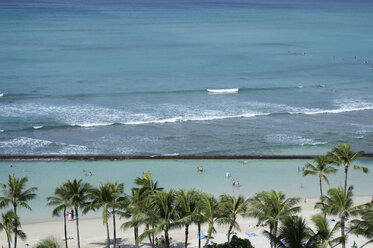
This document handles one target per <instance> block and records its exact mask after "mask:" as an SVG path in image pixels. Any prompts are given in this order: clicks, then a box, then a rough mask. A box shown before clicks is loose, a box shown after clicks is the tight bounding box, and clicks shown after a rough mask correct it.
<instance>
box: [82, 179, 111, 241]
mask: <svg viewBox="0 0 373 248" xmlns="http://www.w3.org/2000/svg"><path fill="white" fill-rule="evenodd" d="M89 198H90V199H91V202H90V203H89V205H86V206H85V207H84V210H83V213H87V212H88V211H89V210H93V211H96V210H98V209H100V208H103V210H102V220H103V223H104V225H105V226H106V235H107V242H106V246H107V248H109V247H110V233H109V217H110V210H109V208H110V204H111V202H112V201H113V192H112V187H111V185H110V183H108V182H106V183H105V184H102V183H100V186H99V187H98V188H93V189H92V190H91V192H90V193H89Z"/></svg>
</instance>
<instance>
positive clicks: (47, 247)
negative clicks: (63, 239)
mask: <svg viewBox="0 0 373 248" xmlns="http://www.w3.org/2000/svg"><path fill="white" fill-rule="evenodd" d="M35 248H62V245H61V244H60V243H59V242H58V241H57V239H56V238H55V237H48V238H45V239H43V240H41V241H39V242H38V243H37V244H36V247H35Z"/></svg>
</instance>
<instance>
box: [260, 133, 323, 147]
mask: <svg viewBox="0 0 373 248" xmlns="http://www.w3.org/2000/svg"><path fill="white" fill-rule="evenodd" d="M266 139H267V141H269V142H271V143H279V144H287V145H300V146H305V145H312V146H316V145H324V144H326V143H327V142H322V141H315V140H313V139H311V138H305V137H302V136H298V135H286V134H276V135H267V136H266Z"/></svg>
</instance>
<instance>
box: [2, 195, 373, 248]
mask: <svg viewBox="0 0 373 248" xmlns="http://www.w3.org/2000/svg"><path fill="white" fill-rule="evenodd" d="M370 199H371V198H370V196H366V197H355V198H354V204H355V205H359V204H363V203H367V202H369V201H370ZM316 201H318V199H317V198H313V199H307V202H304V200H303V199H302V202H301V204H300V205H301V209H302V210H301V214H300V215H301V216H303V217H305V218H306V219H307V221H308V223H310V218H311V216H312V215H314V214H317V213H319V212H320V210H318V209H314V205H315V202H316ZM330 218H334V219H336V220H337V218H338V217H336V216H330ZM353 218H354V217H353ZM353 218H351V219H353ZM355 218H357V217H355ZM123 221H124V220H119V222H118V226H120V225H121V223H123ZM238 222H239V223H240V227H241V231H237V230H235V231H236V232H237V236H238V237H240V238H248V236H247V233H255V234H256V235H257V236H255V237H250V238H249V240H250V241H251V243H252V244H253V245H254V247H256V248H266V247H269V242H268V239H267V238H266V237H265V236H264V235H263V233H262V232H263V230H265V227H255V225H256V224H257V222H256V220H255V219H253V218H240V219H239V221H238ZM331 224H333V223H331ZM79 226H80V237H81V246H82V247H87V248H94V247H105V245H106V229H105V226H104V225H103V224H102V219H101V218H99V217H97V218H96V217H95V218H92V217H86V216H81V218H80V221H79ZM22 227H23V230H24V231H25V232H26V234H27V236H28V238H27V239H26V240H25V241H20V245H19V247H26V244H29V247H33V246H34V245H35V244H36V243H37V242H38V240H40V239H43V238H45V237H48V236H55V237H56V238H58V239H59V240H61V243H62V241H63V219H62V217H59V218H58V217H55V218H53V219H50V220H46V221H43V222H37V221H33V222H29V223H24V224H23V225H22ZM109 228H111V226H110V227H109ZM216 229H217V233H215V234H214V235H213V239H211V241H213V242H216V243H223V242H226V239H227V236H226V233H227V229H228V227H227V226H217V228H216ZM67 230H68V237H69V238H70V239H69V241H68V244H69V247H77V244H76V225H75V221H68V222H67ZM202 230H203V231H207V226H206V225H203V226H202ZM110 232H111V235H112V230H111V229H110ZM140 232H141V230H140ZM196 234H197V226H195V225H193V226H191V227H190V230H189V247H198V239H197V236H196ZM160 235H162V234H159V235H158V237H159V236H160ZM170 236H171V237H172V243H171V246H172V247H183V242H184V237H185V236H184V229H177V230H172V231H170ZM117 237H118V243H119V245H120V246H121V247H134V238H133V230H132V229H128V230H126V231H123V230H120V229H119V228H118V230H117ZM111 238H112V237H111ZM0 240H1V241H0V246H3V247H6V246H7V243H6V242H5V237H4V234H3V233H1V234H0ZM354 241H355V242H356V243H357V244H358V245H362V244H363V243H364V241H365V239H364V238H363V237H356V236H349V239H348V242H347V243H346V245H347V247H351V246H352V244H353V243H354ZM204 242H205V240H202V245H203V244H204ZM141 247H150V245H149V243H147V240H144V242H143V243H141Z"/></svg>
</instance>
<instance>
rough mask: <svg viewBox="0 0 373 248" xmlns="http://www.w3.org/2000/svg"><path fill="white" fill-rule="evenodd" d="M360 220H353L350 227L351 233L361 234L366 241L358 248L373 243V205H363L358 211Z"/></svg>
mask: <svg viewBox="0 0 373 248" xmlns="http://www.w3.org/2000/svg"><path fill="white" fill-rule="evenodd" d="M359 212H360V214H361V216H362V218H361V220H353V221H352V226H351V228H350V231H351V233H353V234H355V235H358V236H360V235H361V236H363V237H365V238H367V239H368V241H367V242H366V243H365V244H364V245H362V246H361V247H360V248H362V247H364V246H366V245H368V244H371V243H373V205H372V204H371V205H370V206H364V208H362V209H361V210H360V211H359Z"/></svg>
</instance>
